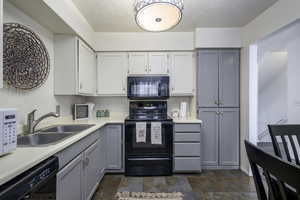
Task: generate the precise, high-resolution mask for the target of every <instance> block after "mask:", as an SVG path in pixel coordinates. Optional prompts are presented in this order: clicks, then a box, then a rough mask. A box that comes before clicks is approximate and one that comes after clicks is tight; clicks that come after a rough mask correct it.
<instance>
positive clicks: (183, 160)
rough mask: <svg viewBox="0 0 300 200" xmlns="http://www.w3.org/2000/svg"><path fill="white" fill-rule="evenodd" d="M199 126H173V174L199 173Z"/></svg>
mask: <svg viewBox="0 0 300 200" xmlns="http://www.w3.org/2000/svg"><path fill="white" fill-rule="evenodd" d="M200 129H201V125H200V124H197V123H196V124H188V123H187V124H175V133H174V172H201V143H202V141H201V136H200Z"/></svg>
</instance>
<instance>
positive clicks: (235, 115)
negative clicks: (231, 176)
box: [199, 108, 239, 169]
mask: <svg viewBox="0 0 300 200" xmlns="http://www.w3.org/2000/svg"><path fill="white" fill-rule="evenodd" d="M199 118H200V119H201V120H202V121H203V124H202V127H201V133H202V141H203V145H202V166H203V167H204V168H206V169H215V168H220V169H222V168H224V169H227V168H228V169H237V168H238V167H239V108H200V109H199Z"/></svg>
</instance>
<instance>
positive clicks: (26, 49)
mask: <svg viewBox="0 0 300 200" xmlns="http://www.w3.org/2000/svg"><path fill="white" fill-rule="evenodd" d="M49 72H50V61H49V54H48V51H47V49H46V47H45V45H44V43H43V41H42V40H41V39H40V37H39V36H38V35H37V34H35V33H34V32H33V31H32V30H30V29H29V28H27V27H26V26H23V25H21V24H18V23H5V24H4V25H3V79H4V82H5V83H6V84H7V85H8V86H11V87H14V88H17V89H22V90H31V89H34V88H37V87H40V86H41V85H42V84H43V83H44V82H45V81H46V80H47V78H48V75H49Z"/></svg>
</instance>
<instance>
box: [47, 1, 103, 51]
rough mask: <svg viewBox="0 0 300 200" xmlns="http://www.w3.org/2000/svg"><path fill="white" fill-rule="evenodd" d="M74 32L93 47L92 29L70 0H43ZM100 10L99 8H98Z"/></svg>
mask: <svg viewBox="0 0 300 200" xmlns="http://www.w3.org/2000/svg"><path fill="white" fill-rule="evenodd" d="M43 1H44V3H46V4H47V6H48V7H49V8H51V9H52V10H53V11H54V12H55V13H56V14H57V15H58V16H59V17H60V18H61V19H62V20H63V21H64V22H65V23H66V24H67V25H68V26H70V27H71V28H72V29H73V30H74V32H75V33H76V34H77V35H78V36H80V37H81V38H83V39H84V40H85V41H86V42H87V43H88V44H89V45H90V46H91V47H93V48H94V33H95V32H94V30H93V28H92V27H91V25H90V24H89V23H88V22H87V20H86V18H85V17H84V16H83V15H82V13H81V12H80V11H79V10H78V8H77V7H76V6H75V5H74V3H73V2H72V1H71V0H43ZM99 12H101V10H99Z"/></svg>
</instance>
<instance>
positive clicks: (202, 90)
mask: <svg viewBox="0 0 300 200" xmlns="http://www.w3.org/2000/svg"><path fill="white" fill-rule="evenodd" d="M239 66H240V53H239V50H238V49H236V50H235V49H233V50H226V49H221V50H200V51H199V55H198V106H199V107H239Z"/></svg>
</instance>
